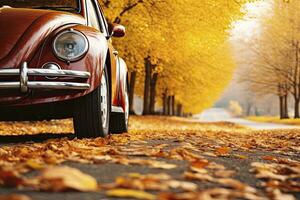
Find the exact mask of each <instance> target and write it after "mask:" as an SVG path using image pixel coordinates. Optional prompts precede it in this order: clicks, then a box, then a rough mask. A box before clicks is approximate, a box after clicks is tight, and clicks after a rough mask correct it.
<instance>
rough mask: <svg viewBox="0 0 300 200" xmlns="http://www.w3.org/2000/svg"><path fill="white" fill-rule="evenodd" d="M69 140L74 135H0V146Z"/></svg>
mask: <svg viewBox="0 0 300 200" xmlns="http://www.w3.org/2000/svg"><path fill="white" fill-rule="evenodd" d="M61 138H69V139H74V138H75V135H74V134H72V133H69V134H65V133H64V134H50V133H49V134H37V135H1V136H0V145H1V144H9V143H24V142H44V141H46V140H50V139H61Z"/></svg>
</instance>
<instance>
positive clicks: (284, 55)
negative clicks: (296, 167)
mask: <svg viewBox="0 0 300 200" xmlns="http://www.w3.org/2000/svg"><path fill="white" fill-rule="evenodd" d="M299 9H300V2H299V1H281V0H275V1H274V3H273V7H272V15H271V16H269V17H268V18H266V19H262V21H261V22H262V25H263V31H262V34H261V35H259V37H258V38H255V40H252V41H250V43H251V44H249V43H248V45H247V47H250V50H251V51H252V52H254V55H255V56H254V57H253V58H252V59H251V62H252V68H250V69H249V70H248V71H246V72H245V74H244V77H247V78H244V80H245V81H248V82H250V87H251V89H252V90H253V91H255V92H256V93H260V94H263V95H266V94H276V95H277V96H278V98H279V104H280V106H279V108H280V117H281V118H288V105H287V103H288V96H289V93H291V94H292V96H293V97H294V101H295V106H294V107H295V115H294V117H295V118H299V117H300V115H299V103H300V69H299V67H300V66H299V51H300V48H299V41H300V34H299V31H298V30H299V28H300V19H299V17H300V14H299Z"/></svg>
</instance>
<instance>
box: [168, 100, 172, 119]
mask: <svg viewBox="0 0 300 200" xmlns="http://www.w3.org/2000/svg"><path fill="white" fill-rule="evenodd" d="M171 101H172V99H171V96H168V101H167V115H171V111H172V109H171Z"/></svg>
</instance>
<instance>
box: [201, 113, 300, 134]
mask: <svg viewBox="0 0 300 200" xmlns="http://www.w3.org/2000/svg"><path fill="white" fill-rule="evenodd" d="M196 118H197V119H200V121H203V122H220V121H224V122H232V123H236V124H239V125H242V126H246V127H249V128H252V129H256V130H272V129H295V128H300V127H298V126H292V125H284V124H274V123H261V122H254V121H250V120H246V119H242V118H234V117H232V115H231V114H230V113H229V112H228V111H227V110H225V109H223V108H211V109H208V110H205V111H204V112H202V113H201V114H200V115H197V116H196Z"/></svg>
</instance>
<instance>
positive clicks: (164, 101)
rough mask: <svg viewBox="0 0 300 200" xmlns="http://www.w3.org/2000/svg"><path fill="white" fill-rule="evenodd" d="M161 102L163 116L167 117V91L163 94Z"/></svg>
mask: <svg viewBox="0 0 300 200" xmlns="http://www.w3.org/2000/svg"><path fill="white" fill-rule="evenodd" d="M162 102H163V115H167V114H168V113H167V105H168V97H167V91H166V92H164V93H163V96H162Z"/></svg>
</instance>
